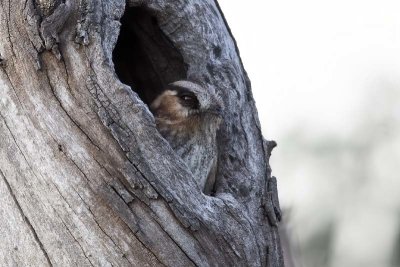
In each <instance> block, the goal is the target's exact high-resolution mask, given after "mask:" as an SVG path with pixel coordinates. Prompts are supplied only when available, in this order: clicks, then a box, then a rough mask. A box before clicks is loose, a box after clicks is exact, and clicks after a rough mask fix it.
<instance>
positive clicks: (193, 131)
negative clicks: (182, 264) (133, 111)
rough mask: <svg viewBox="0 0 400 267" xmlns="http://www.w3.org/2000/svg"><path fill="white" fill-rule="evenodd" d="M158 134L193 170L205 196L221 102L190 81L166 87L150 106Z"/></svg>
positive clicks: (212, 170)
mask: <svg viewBox="0 0 400 267" xmlns="http://www.w3.org/2000/svg"><path fill="white" fill-rule="evenodd" d="M150 109H151V110H152V112H153V114H154V116H155V118H156V124H157V128H158V130H159V132H160V133H161V135H162V136H163V137H164V138H165V139H166V140H167V141H168V142H169V144H170V145H171V147H172V148H173V149H174V150H175V152H176V153H177V154H178V155H179V156H180V157H181V158H182V159H183V160H184V162H185V163H186V165H187V166H188V167H189V169H190V170H191V171H192V173H193V175H194V177H195V178H196V181H197V182H198V184H199V186H200V187H201V189H202V190H204V192H205V193H207V194H209V193H210V192H211V190H212V189H213V186H214V181H215V171H216V164H217V142H216V133H217V130H218V127H219V125H220V123H221V115H222V102H221V101H220V100H219V98H217V97H216V96H215V95H214V94H213V93H211V92H209V91H207V90H205V89H204V88H202V87H201V86H199V85H197V84H195V83H193V82H189V81H177V82H174V83H172V84H170V85H168V86H167V88H166V89H165V91H163V93H161V94H160V95H159V96H158V97H157V98H156V99H155V100H154V101H153V102H152V103H151V105H150Z"/></svg>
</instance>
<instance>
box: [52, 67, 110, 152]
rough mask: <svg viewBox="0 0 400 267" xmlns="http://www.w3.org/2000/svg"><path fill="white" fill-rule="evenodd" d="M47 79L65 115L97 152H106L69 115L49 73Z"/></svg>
mask: <svg viewBox="0 0 400 267" xmlns="http://www.w3.org/2000/svg"><path fill="white" fill-rule="evenodd" d="M45 76H46V77H47V80H48V84H49V86H50V89H51V91H52V93H53V95H54V97H55V99H56V100H57V102H58V103H59V105H60V107H61V109H62V110H63V111H64V113H65V115H67V117H68V118H69V119H70V120H71V121H72V123H73V124H74V125H75V126H76V127H77V128H78V129H79V131H80V132H81V133H82V134H83V135H84V136H85V137H86V138H87V140H88V141H89V142H90V143H91V144H92V145H93V146H94V147H95V148H97V150H99V151H102V152H104V151H103V150H102V149H101V148H100V147H99V146H98V145H97V144H96V143H95V142H94V141H93V140H92V139H91V138H90V136H89V135H88V134H87V133H86V132H85V131H84V130H83V129H82V127H81V126H80V125H79V124H78V122H77V121H76V120H75V119H74V118H72V117H71V115H70V114H69V113H68V111H67V110H66V109H65V107H64V105H63V104H62V102H61V100H60V98H59V97H58V96H57V94H56V91H55V88H54V87H53V85H52V84H51V81H50V78H49V73H46V75H45Z"/></svg>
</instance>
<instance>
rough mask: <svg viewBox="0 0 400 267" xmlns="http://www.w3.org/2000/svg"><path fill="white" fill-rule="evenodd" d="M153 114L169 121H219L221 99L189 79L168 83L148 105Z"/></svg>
mask: <svg viewBox="0 0 400 267" xmlns="http://www.w3.org/2000/svg"><path fill="white" fill-rule="evenodd" d="M150 109H151V110H152V112H153V114H154V115H155V116H156V117H157V118H160V119H165V120H169V121H170V122H172V123H173V122H183V121H186V120H198V119H206V120H209V121H210V122H211V121H216V122H219V121H220V120H221V116H222V112H223V104H222V101H221V100H220V99H219V98H218V97H217V96H216V95H215V94H214V93H212V92H210V91H208V90H206V89H204V88H203V87H201V86H200V85H198V84H196V83H193V82H190V81H177V82H174V83H171V84H169V85H168V86H167V87H166V89H165V90H164V91H163V93H161V94H160V95H159V96H158V97H157V98H156V99H155V100H154V101H153V102H152V103H151V105H150Z"/></svg>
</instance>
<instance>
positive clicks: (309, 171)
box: [218, 0, 400, 267]
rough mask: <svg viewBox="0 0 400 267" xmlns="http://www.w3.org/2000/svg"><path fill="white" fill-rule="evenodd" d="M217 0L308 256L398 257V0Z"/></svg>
mask: <svg viewBox="0 0 400 267" xmlns="http://www.w3.org/2000/svg"><path fill="white" fill-rule="evenodd" d="M218 2H219V4H220V6H221V8H222V10H223V12H224V14H225V17H226V18H227V21H228V23H229V25H230V27H231V30H232V32H233V34H234V36H235V38H236V40H237V43H238V46H239V50H240V53H241V57H242V60H243V62H244V65H245V68H246V70H247V72H248V74H249V76H250V79H251V82H252V88H253V94H254V98H255V100H256V103H257V107H258V112H259V117H260V121H261V125H262V129H263V133H264V136H265V137H266V138H267V139H273V140H276V141H278V148H277V149H276V150H274V152H273V157H272V168H273V173H274V175H277V177H278V183H279V184H278V185H279V191H280V198H281V201H282V206H283V207H284V208H286V209H289V208H290V210H291V220H292V223H293V229H294V231H293V238H294V239H295V241H296V242H298V243H299V244H300V247H301V249H300V250H301V251H300V253H301V254H303V255H302V257H303V260H302V261H303V264H304V266H307V267H308V266H318V267H321V266H335V267H336V266H340V267H345V266H349V267H350V266H351V267H355V266H363V267H366V266H371V267H372V266H374V267H376V266H379V267H384V266H396V267H399V266H398V265H395V264H397V263H393V258H396V255H395V254H396V253H397V254H399V253H400V252H399V251H400V243H398V244H397V246H398V247H396V242H400V241H399V240H396V235H398V236H399V237H400V227H399V225H400V212H399V211H400V199H399V198H400V177H399V175H398V174H397V173H398V170H397V169H398V165H399V164H400V138H399V137H398V136H399V134H398V133H399V130H400V129H399V127H398V125H399V124H400V93H399V92H400V1H398V0H380V1H377V0H374V1H373V0H346V1H345V0H337V1H321V0H302V1H298V0H286V1H272V0H269V1H261V0H247V1H233V0H218ZM385 212H386V213H385ZM377 214H379V216H378V215H377ZM385 218H386V219H385ZM332 225H334V226H332ZM321 229H322V230H321ZM332 229H333V230H332ZM318 231H319V232H320V233H322V234H321V235H324V234H325V235H327V236H329V235H330V236H329V237H327V238H328V239H329V240H328V241H323V242H322V243H321V244H318V242H316V241H315V240H314V239H318V238H317V237H318V234H319V232H318ZM313 240H314V241H313ZM313 242H314V243H315V242H316V245H315V244H314V245H315V246H316V247H317V248H318V247H323V246H324V245H325V243H329V246H328V247H326V248H324V249H326V250H329V253H327V255H326V257H327V258H329V257H330V256H332V255H333V256H332V257H331V259H327V258H326V259H325V258H324V259H319V260H318V259H315V257H318V255H321V254H323V253H322V252H321V251H319V252H318V251H317V252H318V253H314V254H315V255H313V254H312V253H311V252H309V251H308V252H307V249H308V247H307V246H311V245H310V243H313ZM396 249H397V252H396V251H395V250H396ZM310 251H311V250H310ZM310 253H311V254H310ZM317 254H318V255H317ZM307 257H309V258H310V259H304V258H307ZM312 257H314V259H311V258H312ZM319 257H321V256H319ZM398 258H399V259H400V256H398ZM304 262H305V263H304ZM323 264H326V265H323ZM399 264H400V263H399Z"/></svg>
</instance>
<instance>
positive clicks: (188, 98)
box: [181, 95, 195, 102]
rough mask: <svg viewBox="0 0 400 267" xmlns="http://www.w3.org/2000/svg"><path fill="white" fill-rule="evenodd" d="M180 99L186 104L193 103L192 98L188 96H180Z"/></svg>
mask: <svg viewBox="0 0 400 267" xmlns="http://www.w3.org/2000/svg"><path fill="white" fill-rule="evenodd" d="M181 99H182V100H183V101H186V102H191V101H195V99H194V97H193V96H190V95H182V96H181Z"/></svg>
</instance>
